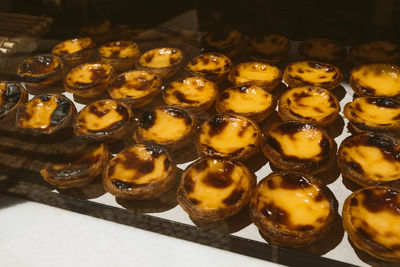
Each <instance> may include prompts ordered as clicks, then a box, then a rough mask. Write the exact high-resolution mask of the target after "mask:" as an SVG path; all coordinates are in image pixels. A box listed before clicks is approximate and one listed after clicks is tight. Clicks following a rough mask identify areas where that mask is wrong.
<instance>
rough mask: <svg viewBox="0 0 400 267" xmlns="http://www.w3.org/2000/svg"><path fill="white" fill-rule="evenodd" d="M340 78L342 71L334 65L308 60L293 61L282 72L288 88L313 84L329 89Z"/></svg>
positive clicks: (339, 81) (338, 81)
mask: <svg viewBox="0 0 400 267" xmlns="http://www.w3.org/2000/svg"><path fill="white" fill-rule="evenodd" d="M342 79H343V74H342V72H341V71H340V69H339V68H337V67H335V66H334V65H331V64H328V63H322V62H317V61H309V60H308V61H298V62H293V63H291V64H289V65H288V66H287V67H286V68H285V70H284V72H283V80H284V81H285V83H286V84H287V85H288V86H289V88H294V87H300V86H304V85H313V86H318V87H322V88H325V89H328V90H330V89H333V88H335V87H337V86H338V85H339V84H340V83H341V82H342Z"/></svg>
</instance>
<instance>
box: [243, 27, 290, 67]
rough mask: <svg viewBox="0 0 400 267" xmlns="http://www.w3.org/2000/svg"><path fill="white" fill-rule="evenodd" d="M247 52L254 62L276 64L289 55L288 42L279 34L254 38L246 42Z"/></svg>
mask: <svg viewBox="0 0 400 267" xmlns="http://www.w3.org/2000/svg"><path fill="white" fill-rule="evenodd" d="M247 50H248V52H249V54H250V57H251V58H252V59H254V60H260V61H263V62H267V63H270V64H276V63H278V62H280V61H282V60H283V59H284V58H285V57H286V56H287V54H288V53H289V50H290V42H289V39H288V38H286V37H285V36H283V35H280V34H268V35H261V36H255V37H250V38H249V39H248V40H247Z"/></svg>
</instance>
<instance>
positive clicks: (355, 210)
mask: <svg viewBox="0 0 400 267" xmlns="http://www.w3.org/2000/svg"><path fill="white" fill-rule="evenodd" d="M342 220H343V227H344V229H345V230H346V232H347V234H348V235H349V238H350V240H351V241H352V242H353V243H354V245H355V246H356V247H357V248H359V249H361V250H363V251H365V252H366V253H368V254H370V255H372V256H374V257H376V258H379V259H382V260H385V261H392V262H400V232H399V225H400V191H399V190H398V189H394V188H390V187H385V186H369V187H365V188H362V189H359V190H357V191H356V192H354V193H352V194H351V195H350V196H349V197H347V198H346V200H345V202H344V205H343V212H342Z"/></svg>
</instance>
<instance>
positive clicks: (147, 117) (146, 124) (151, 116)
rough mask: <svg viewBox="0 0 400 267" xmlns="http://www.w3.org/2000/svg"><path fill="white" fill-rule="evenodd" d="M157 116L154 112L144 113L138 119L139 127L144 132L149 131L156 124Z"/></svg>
mask: <svg viewBox="0 0 400 267" xmlns="http://www.w3.org/2000/svg"><path fill="white" fill-rule="evenodd" d="M156 118H157V115H156V113H155V112H154V111H146V112H144V113H143V114H142V116H141V117H140V122H139V126H140V127H141V128H143V129H145V130H148V129H150V128H151V127H153V125H154V124H155V123H156Z"/></svg>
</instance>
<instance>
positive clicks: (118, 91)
mask: <svg viewBox="0 0 400 267" xmlns="http://www.w3.org/2000/svg"><path fill="white" fill-rule="evenodd" d="M160 85H161V82H160V81H159V80H158V78H157V77H156V76H155V75H154V74H151V73H149V72H146V71H129V72H125V73H123V74H121V75H120V76H118V77H117V78H116V79H115V80H114V81H113V82H112V84H111V86H110V88H111V89H110V94H111V96H112V97H113V98H119V99H122V98H127V97H130V98H139V97H143V96H146V95H148V94H150V93H152V92H154V91H155V90H158V89H159V87H160Z"/></svg>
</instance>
